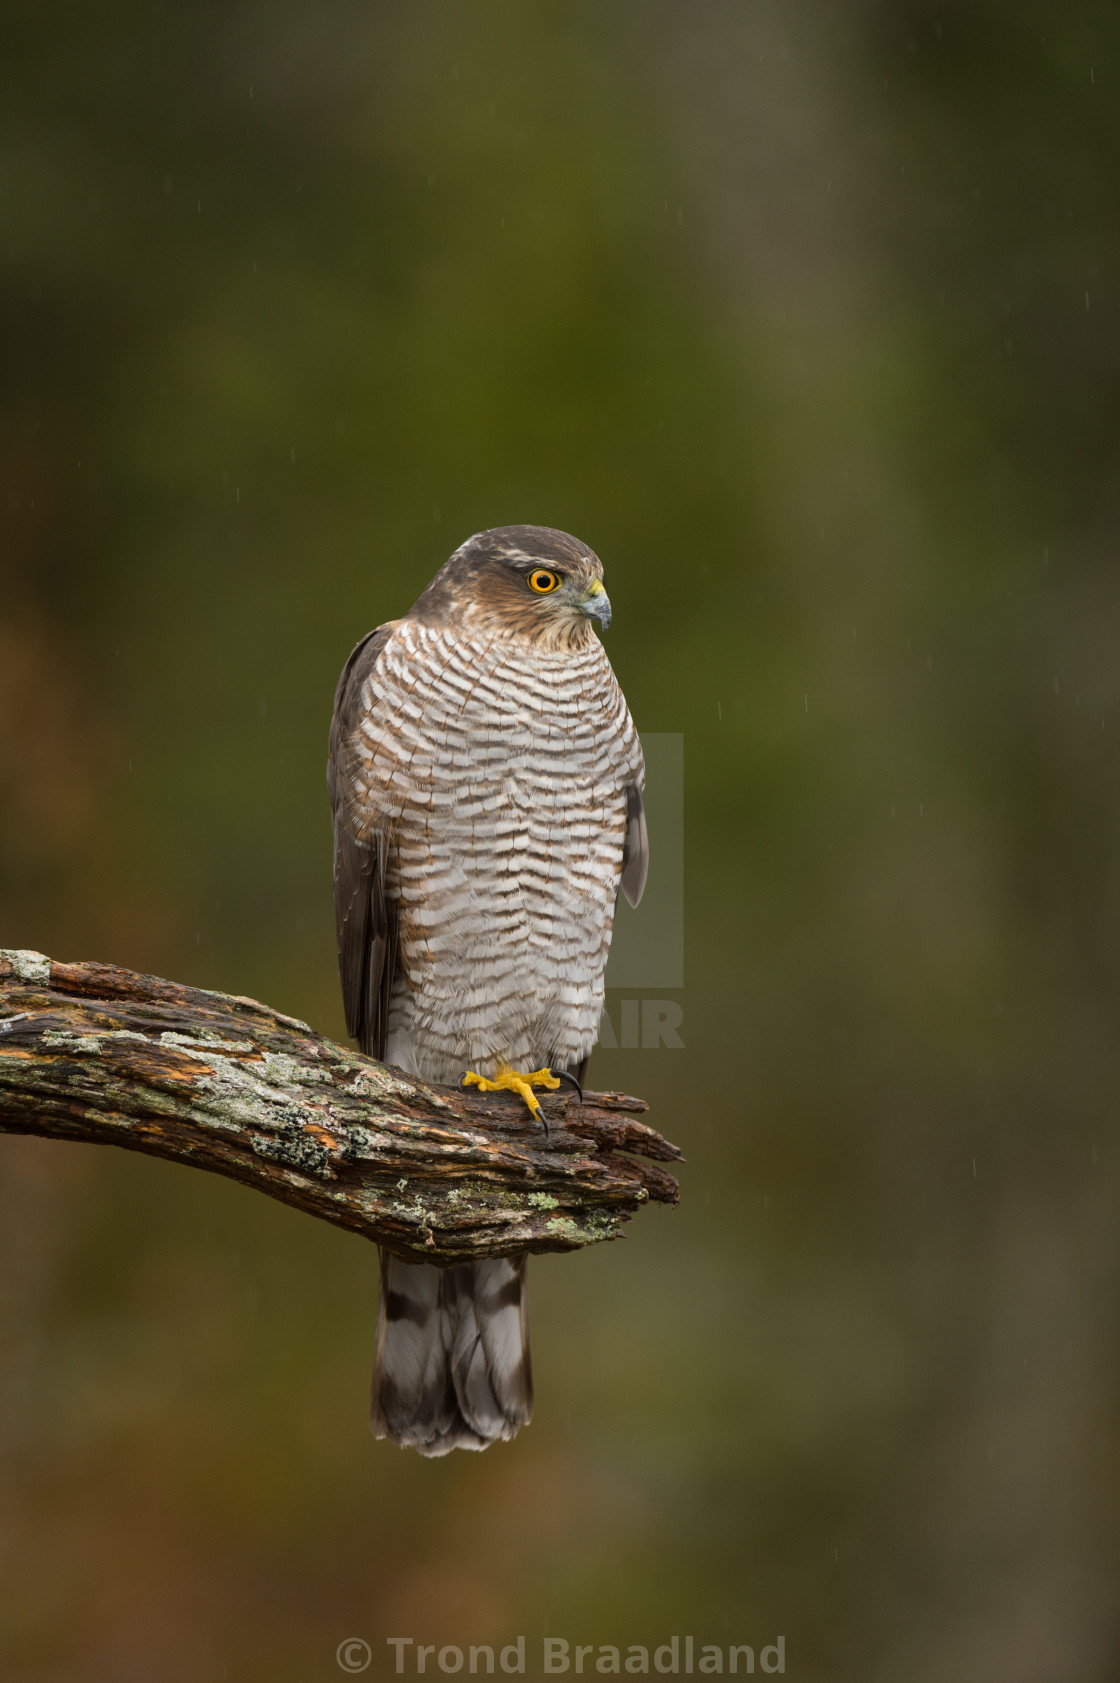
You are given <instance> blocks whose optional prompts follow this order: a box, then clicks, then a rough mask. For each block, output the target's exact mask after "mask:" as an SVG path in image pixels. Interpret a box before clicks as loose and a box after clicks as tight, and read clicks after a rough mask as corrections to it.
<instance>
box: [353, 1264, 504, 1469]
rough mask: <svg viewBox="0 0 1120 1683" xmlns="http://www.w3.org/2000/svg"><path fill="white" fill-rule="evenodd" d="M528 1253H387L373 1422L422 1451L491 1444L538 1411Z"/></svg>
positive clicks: (382, 1434)
mask: <svg viewBox="0 0 1120 1683" xmlns="http://www.w3.org/2000/svg"><path fill="white" fill-rule="evenodd" d="M526 1261H527V1259H526V1258H525V1257H524V1256H519V1257H508V1258H507V1257H490V1258H487V1259H486V1260H485V1261H483V1262H467V1263H461V1264H459V1265H457V1266H456V1267H454V1268H436V1267H434V1266H433V1265H432V1264H431V1263H424V1262H419V1263H417V1262H402V1261H401V1260H400V1258H399V1257H395V1256H390V1255H389V1254H388V1253H387V1252H385V1251H382V1253H381V1301H380V1304H379V1306H378V1313H377V1350H376V1354H375V1356H374V1364H373V1393H372V1396H371V1398H370V1425H371V1426H372V1428H373V1434H374V1436H375V1437H378V1438H391V1439H392V1440H393V1442H394V1443H399V1444H400V1445H401V1446H402V1447H407V1448H410V1449H417V1450H419V1452H420V1454H421V1455H446V1454H447V1453H448V1451H449V1450H452V1449H486V1448H487V1447H488V1446H489V1445H490V1444H492V1443H493V1442H494V1441H495V1439H497V1438H512V1437H514V1436H515V1435H516V1433H517V1431H518V1429H519V1427H521V1426H524V1425H526V1424H527V1423H528V1422H529V1420H531V1419H532V1415H533V1371H532V1364H531V1362H530V1358H529V1286H528V1281H527V1279H526Z"/></svg>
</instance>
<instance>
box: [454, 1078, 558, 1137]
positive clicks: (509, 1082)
mask: <svg viewBox="0 0 1120 1683" xmlns="http://www.w3.org/2000/svg"><path fill="white" fill-rule="evenodd" d="M459 1085H460V1087H477V1088H478V1090H479V1092H480V1093H503V1092H504V1093H520V1095H521V1097H522V1098H523V1099H524V1100H525V1103H526V1104H527V1105H528V1106H529V1113H530V1115H531V1116H533V1117H534V1118H535V1119H536V1120H537V1121H538V1122H539V1123H540V1124H541V1126H542V1127H543V1128H544V1129H545V1131H546V1132H547V1130H548V1123H547V1122H546V1120H545V1114H544V1111H543V1110H542V1109H541V1107H540V1105H539V1104H538V1103H537V1101H536V1098H535V1097H534V1094H533V1088H534V1087H545V1088H547V1089H548V1090H549V1091H550V1092H554V1091H555V1089H556V1088H557V1087H559V1085H560V1083H559V1081H558V1080H557V1079H556V1077H555V1076H554V1075H553V1073H552V1071H551V1070H550V1069H532V1070H528V1071H522V1070H517V1069H502V1070H499V1071H498V1074H497V1075H496V1076H495V1077H494V1079H493V1081H490V1080H488V1079H487V1077H486V1076H485V1075H476V1074H475V1072H474V1070H473V1069H469V1070H468V1071H467V1073H466V1075H464V1077H463V1079H462V1080H461V1081H460V1083H459Z"/></svg>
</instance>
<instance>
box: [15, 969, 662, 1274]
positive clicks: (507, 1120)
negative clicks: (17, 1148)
mask: <svg viewBox="0 0 1120 1683" xmlns="http://www.w3.org/2000/svg"><path fill="white" fill-rule="evenodd" d="M540 1096H541V1103H542V1106H543V1109H544V1111H545V1114H546V1117H547V1119H548V1132H547V1136H546V1134H545V1132H544V1131H543V1130H542V1128H541V1127H540V1125H539V1123H537V1122H534V1121H533V1119H532V1118H531V1117H530V1116H529V1114H528V1112H527V1110H526V1109H525V1107H524V1105H523V1104H522V1103H521V1101H520V1100H519V1099H516V1098H514V1097H513V1096H512V1095H509V1094H505V1093H498V1094H485V1095H482V1094H479V1093H477V1092H473V1091H467V1092H459V1091H458V1090H456V1089H455V1088H449V1087H437V1086H434V1085H431V1084H429V1083H427V1082H423V1081H419V1080H416V1079H414V1078H413V1077H411V1076H405V1075H403V1074H401V1072H400V1071H399V1070H395V1069H392V1068H389V1067H387V1066H386V1065H385V1064H381V1063H378V1062H376V1060H374V1059H373V1058H365V1057H362V1056H361V1055H360V1054H359V1053H357V1052H351V1051H348V1050H347V1049H346V1048H345V1047H342V1046H338V1045H336V1044H335V1043H334V1042H333V1041H330V1040H324V1039H323V1038H322V1036H321V1035H318V1034H316V1033H315V1032H314V1030H312V1029H310V1028H309V1027H308V1026H307V1024H306V1023H301V1022H298V1021H296V1019H295V1018H292V1017H285V1016H283V1015H281V1013H280V1012H278V1011H273V1010H272V1009H270V1007H269V1006H267V1005H261V1004H258V1002H257V1001H256V1000H254V999H245V998H241V997H239V996H236V995H230V994H221V993H207V992H203V991H202V990H201V989H198V988H187V987H181V986H180V985H179V984H178V983H175V982H165V981H161V980H160V979H159V978H158V977H154V976H141V975H138V974H137V973H136V972H134V971H131V970H119V969H117V968H116V967H115V966H113V965H109V964H59V963H55V962H53V961H52V960H51V959H48V958H46V957H44V956H43V954H41V953H34V952H7V951H2V950H0V1133H9V1134H39V1135H43V1136H45V1137H47V1138H51V1139H70V1140H86V1141H93V1142H99V1143H102V1144H111V1145H120V1146H125V1147H128V1148H130V1149H131V1150H134V1151H146V1152H150V1153H151V1154H153V1155H154V1156H157V1157H169V1158H172V1159H174V1160H175V1161H177V1162H181V1163H192V1164H194V1165H195V1167H197V1168H201V1169H212V1170H214V1171H215V1172H216V1173H218V1174H223V1175H229V1176H231V1177H232V1178H233V1179H234V1180H239V1181H242V1182H243V1183H244V1184H245V1185H247V1186H253V1187H256V1188H257V1190H258V1191H260V1192H265V1193H268V1195H269V1196H270V1197H273V1198H279V1199H280V1200H281V1201H282V1202H283V1203H286V1204H294V1205H295V1206H296V1207H297V1209H301V1210H306V1211H307V1213H308V1214H309V1215H315V1216H319V1217H321V1218H322V1219H323V1220H324V1221H332V1222H334V1223H335V1224H336V1225H337V1226H340V1227H348V1228H350V1229H351V1230H352V1231H354V1232H356V1233H361V1234H362V1235H363V1236H364V1237H365V1238H367V1239H373V1240H374V1241H375V1242H376V1243H377V1244H379V1245H385V1246H387V1247H388V1249H389V1250H391V1251H395V1252H396V1253H397V1254H398V1255H400V1256H405V1257H412V1258H423V1259H424V1260H426V1261H429V1262H436V1263H446V1264H450V1263H454V1262H463V1261H467V1260H469V1259H471V1258H474V1257H481V1256H503V1255H507V1254H509V1253H511V1252H516V1251H526V1250H528V1251H567V1250H577V1249H579V1248H580V1247H581V1246H583V1245H590V1244H595V1243H597V1242H598V1241H599V1240H601V1239H614V1238H617V1237H618V1236H619V1234H620V1232H621V1229H622V1227H623V1224H624V1223H625V1222H627V1221H629V1220H630V1218H631V1217H632V1215H633V1214H634V1212H635V1210H637V1209H639V1208H640V1207H641V1206H642V1205H643V1204H645V1203H647V1202H648V1201H649V1200H651V1199H653V1200H657V1201H659V1202H661V1203H669V1204H675V1203H676V1201H677V1183H676V1181H675V1180H674V1179H673V1177H672V1175H670V1174H669V1173H668V1172H667V1171H666V1170H664V1169H661V1168H658V1167H656V1165H655V1163H651V1162H641V1161H638V1158H639V1157H643V1158H653V1159H659V1160H661V1161H669V1160H672V1159H675V1158H679V1157H680V1152H679V1151H678V1150H677V1148H676V1146H674V1145H670V1144H669V1142H668V1141H667V1140H664V1139H662V1137H661V1135H660V1134H657V1133H655V1132H654V1130H653V1129H652V1128H649V1127H647V1126H646V1125H645V1124H644V1123H642V1122H639V1121H636V1120H635V1115H634V1113H636V1112H641V1111H644V1110H646V1109H648V1106H647V1105H646V1104H644V1103H643V1101H642V1100H641V1099H634V1098H628V1097H627V1096H626V1095H625V1094H622V1093H591V1092H588V1093H585V1094H584V1098H583V1102H582V1103H581V1102H580V1100H579V1097H578V1095H577V1094H575V1092H574V1091H570V1090H561V1091H560V1092H559V1093H554V1094H553V1093H546V1094H542V1095H540Z"/></svg>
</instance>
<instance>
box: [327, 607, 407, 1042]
mask: <svg viewBox="0 0 1120 1683" xmlns="http://www.w3.org/2000/svg"><path fill="white" fill-rule="evenodd" d="M398 623H399V621H397V620H392V621H390V622H389V624H388V625H379V626H378V627H377V630H376V631H371V632H370V633H369V635H368V636H366V637H363V638H362V641H361V642H360V643H359V644H358V646H357V647H356V648H355V649H354V651H353V653H352V654H351V656H350V658H349V660H348V661H347V662H346V665H345V666H344V667H343V669H342V676H341V678H340V679H339V680H338V689H337V690H336V692H335V698H334V716H333V718H332V719H331V735H330V752H329V756H328V759H327V788H328V790H329V791H330V797H331V821H332V823H333V825H334V919H335V929H336V932H337V935H338V970H339V975H340V977H341V979H342V1001H343V1005H344V1007H345V1010H346V1032H347V1033H348V1034H349V1035H350V1036H351V1037H352V1038H353V1039H355V1040H356V1041H357V1042H358V1044H359V1045H360V1047H361V1049H362V1051H363V1052H365V1053H366V1054H367V1055H368V1056H369V1057H372V1058H383V1057H384V1056H385V1034H386V1029H387V1026H388V1019H389V998H390V995H391V993H392V990H393V975H394V971H395V969H396V962H397V940H396V917H395V913H394V908H393V906H392V904H391V902H390V901H389V900H388V899H387V898H386V893H385V878H386V869H387V864H388V854H389V836H388V833H387V832H386V831H385V830H384V829H370V827H369V824H368V817H367V816H365V815H363V814H362V813H361V811H360V810H359V808H358V804H357V793H356V786H357V785H356V778H355V776H354V769H355V768H354V766H353V760H352V757H353V752H354V749H353V743H354V736H355V733H356V731H357V728H358V723H359V720H360V717H361V705H362V702H361V697H362V686H363V684H364V683H365V680H366V678H367V677H368V675H369V672H370V670H371V669H372V667H373V666H374V664H375V662H376V660H377V657H378V655H379V654H380V653H381V651H382V649H383V648H384V647H385V644H386V643H387V642H388V640H389V638H390V637H391V636H392V634H393V632H394V630H395V629H396V627H397V625H398Z"/></svg>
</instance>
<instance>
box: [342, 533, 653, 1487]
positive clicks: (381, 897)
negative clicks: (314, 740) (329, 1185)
mask: <svg viewBox="0 0 1120 1683" xmlns="http://www.w3.org/2000/svg"><path fill="white" fill-rule="evenodd" d="M602 579H603V568H602V564H601V562H600V561H599V558H598V557H597V556H596V555H595V554H594V553H593V552H592V551H591V550H590V549H589V548H588V547H587V545H586V544H583V543H580V542H579V541H578V540H577V539H576V538H573V537H569V536H568V534H567V533H566V532H558V531H554V530H552V529H551V528H550V527H547V526H504V527H499V528H496V529H495V530H492V531H488V532H480V533H478V534H477V535H476V536H475V537H472V538H468V539H467V541H466V543H464V544H463V545H462V546H461V547H460V548H459V549H457V550H456V551H455V553H454V555H452V557H451V559H450V560H449V561H448V562H447V563H446V564H445V565H444V566H443V567H441V569H440V571H439V572H438V573H437V574H436V576H435V578H434V579H433V580H432V582H431V584H430V585H429V586H428V588H427V589H426V590H425V591H424V593H423V595H422V596H421V597H420V598H419V600H418V601H417V602H416V603H415V605H414V606H413V607H412V608H410V609H409V611H408V613H407V614H405V616H404V618H403V619H397V620H390V621H389V622H388V623H387V624H385V625H381V626H378V628H377V629H376V630H375V631H371V632H370V633H369V634H368V636H366V637H364V638H363V639H362V641H361V642H360V643H359V644H358V646H357V647H356V648H355V649H354V651H353V653H352V654H351V656H350V658H349V660H348V661H347V662H346V665H345V667H344V669H343V672H342V676H341V678H340V679H339V684H338V691H337V693H336V696H335V704H334V718H333V720H332V722H331V736H330V758H329V763H328V769H327V781H328V786H329V790H330V797H331V808H332V816H333V822H334V888H335V918H336V924H337V931H338V959H339V970H340V973H341V977H342V991H343V997H344V1001H345V1006H346V1023H347V1029H348V1031H349V1033H350V1034H351V1036H353V1038H355V1039H356V1040H357V1041H358V1042H359V1044H360V1046H361V1048H362V1050H363V1051H364V1052H366V1053H368V1054H369V1055H370V1056H372V1057H376V1058H380V1059H382V1060H384V1061H385V1062H387V1063H390V1064H395V1065H396V1066H397V1067H398V1068H400V1069H402V1070H404V1071H405V1072H406V1073H408V1074H412V1075H417V1076H420V1077H422V1078H423V1079H425V1080H427V1081H435V1082H441V1083H444V1084H447V1085H453V1084H455V1083H458V1082H460V1081H461V1080H465V1081H467V1082H473V1083H474V1084H476V1085H478V1086H480V1087H483V1088H493V1087H505V1088H510V1089H512V1090H513V1091H516V1092H519V1093H520V1094H521V1095H522V1097H523V1098H524V1099H525V1101H526V1103H527V1104H528V1105H529V1107H530V1109H531V1110H532V1111H533V1113H534V1115H535V1116H536V1117H537V1119H538V1120H539V1121H541V1122H542V1123H543V1120H544V1118H543V1115H542V1113H541V1111H540V1107H539V1105H538V1103H537V1100H536V1098H535V1097H534V1094H533V1088H534V1087H555V1086H557V1085H558V1076H557V1074H553V1073H552V1072H553V1071H557V1072H565V1073H569V1074H574V1075H575V1076H576V1077H577V1079H578V1078H579V1077H580V1076H581V1075H582V1073H583V1071H584V1070H585V1068H586V1064H587V1059H588V1057H589V1055H590V1052H591V1048H592V1046H593V1044H594V1042H595V1038H596V1034H597V1032H598V1027H599V1019H600V1014H601V1011H602V1004H603V972H604V969H605V967H606V962H607V952H608V949H609V947H610V940H611V928H612V924H613V921H614V909H615V903H616V899H617V895H618V892H619V889H620V888H621V890H622V892H623V893H624V894H625V895H626V897H627V899H628V900H629V901H630V903H631V905H637V903H638V900H639V899H640V897H641V893H642V889H643V887H644V885H645V878H646V868H647V858H648V846H647V841H646V825H645V812H644V807H643V802H642V789H643V785H644V782H645V767H644V764H643V760H642V750H641V744H640V743H639V741H638V737H637V733H636V731H635V729H634V724H633V721H632V720H631V717H630V713H629V710H628V708H627V706H626V701H625V699H624V697H623V695H622V692H621V690H620V689H619V687H618V684H617V682H616V680H615V676H614V673H613V672H612V670H611V666H610V662H609V661H608V659H607V656H606V653H605V652H604V650H603V646H602V644H601V643H600V642H599V640H598V638H597V637H596V636H595V635H594V634H593V632H592V624H593V622H598V624H599V625H600V626H601V627H602V628H604V629H605V628H606V627H607V626H608V625H609V624H610V620H611V606H610V601H609V599H608V597H607V593H606V591H605V590H604V588H603V582H602ZM525 1265H526V1258H525V1257H524V1256H521V1257H514V1258H491V1259H487V1260H485V1261H481V1262H474V1263H463V1264H459V1265H456V1266H454V1267H450V1268H448V1267H444V1268H440V1267H436V1266H434V1265H432V1264H429V1263H412V1262H403V1261H402V1260H401V1259H400V1258H399V1257H395V1256H391V1255H389V1254H388V1253H386V1252H384V1251H383V1252H382V1253H381V1296H380V1304H379V1309H378V1319H377V1345H376V1356H375V1363H374V1375H373V1392H372V1400H371V1406H370V1419H371V1424H372V1427H373V1431H374V1433H375V1435H376V1436H378V1437H387V1438H391V1439H392V1440H393V1441H394V1442H396V1443H398V1444H401V1445H405V1446H409V1447H411V1448H413V1449H417V1450H419V1452H420V1453H421V1454H422V1455H445V1454H446V1453H447V1452H448V1451H449V1450H452V1449H485V1448H486V1447H487V1446H488V1445H489V1444H491V1443H493V1442H494V1441H495V1440H496V1439H499V1438H507V1439H508V1438H512V1437H513V1436H514V1435H515V1433H516V1432H517V1430H518V1428H519V1427H521V1426H523V1425H524V1424H526V1422H527V1421H528V1420H529V1419H530V1417H531V1415H532V1410H533V1382H532V1371H531V1366H530V1359H529V1325H528V1290H527V1284H526V1275H525Z"/></svg>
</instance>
